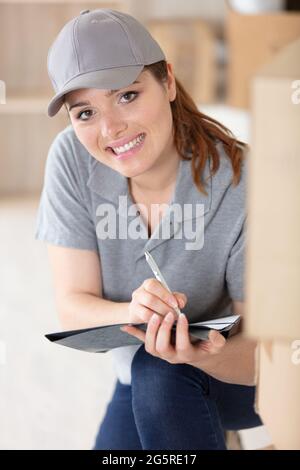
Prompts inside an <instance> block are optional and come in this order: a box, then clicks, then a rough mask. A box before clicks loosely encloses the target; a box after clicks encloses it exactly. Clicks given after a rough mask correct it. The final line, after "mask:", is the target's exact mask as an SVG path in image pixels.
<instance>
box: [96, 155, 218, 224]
mask: <svg viewBox="0 0 300 470" xmlns="http://www.w3.org/2000/svg"><path fill="white" fill-rule="evenodd" d="M209 176H210V168H209V161H207V163H206V166H205V168H204V172H203V177H202V180H203V181H206V179H207V178H208V177H209ZM87 186H88V187H89V188H90V189H91V190H92V191H94V192H96V193H97V194H98V195H99V196H101V197H102V198H103V199H106V200H107V201H111V202H113V203H114V204H116V205H118V203H119V196H127V197H128V198H129V200H131V198H130V194H129V188H128V178H127V177H126V176H124V175H121V174H120V173H118V172H117V171H115V170H113V169H112V168H110V167H108V166H107V165H104V164H103V163H101V162H99V161H98V160H96V159H94V158H93V162H92V166H91V170H90V176H89V179H88V181H87ZM205 189H206V192H207V195H205V194H203V193H202V192H200V191H199V190H198V188H197V186H196V185H195V183H194V181H193V175H192V166H191V160H180V162H179V167H178V171H177V178H176V185H175V190H174V193H173V197H172V199H171V203H170V204H173V203H177V204H180V205H181V206H182V207H183V205H184V204H192V207H193V206H194V205H195V204H203V205H204V214H206V213H207V212H209V210H210V207H211V202H212V180H211V178H208V181H207V183H206V184H205ZM192 217H193V216H192ZM188 218H191V217H190V216H189V214H188V213H187V214H186V215H185V217H184V219H185V220H186V219H188Z"/></svg>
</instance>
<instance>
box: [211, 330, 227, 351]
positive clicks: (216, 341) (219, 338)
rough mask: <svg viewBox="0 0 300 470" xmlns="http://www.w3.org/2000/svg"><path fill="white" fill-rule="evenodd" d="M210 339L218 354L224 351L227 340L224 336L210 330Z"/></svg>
mask: <svg viewBox="0 0 300 470" xmlns="http://www.w3.org/2000/svg"><path fill="white" fill-rule="evenodd" d="M208 339H209V341H210V343H211V344H212V347H213V349H214V350H215V351H216V352H218V351H219V350H220V349H222V348H223V346H224V344H225V343H226V339H225V338H224V336H223V335H221V333H219V332H218V331H217V330H210V332H209V335H208Z"/></svg>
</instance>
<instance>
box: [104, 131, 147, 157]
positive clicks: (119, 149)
mask: <svg viewBox="0 0 300 470" xmlns="http://www.w3.org/2000/svg"><path fill="white" fill-rule="evenodd" d="M144 139H145V134H140V135H139V136H138V137H137V138H136V139H133V140H131V141H130V142H128V143H127V144H125V145H124V146H122V147H112V149H113V151H114V152H115V153H116V154H117V155H120V154H122V153H124V152H128V150H130V149H132V148H134V147H137V146H138V145H140V144H141V142H143V140H144Z"/></svg>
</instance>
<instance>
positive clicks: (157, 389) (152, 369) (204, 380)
mask: <svg viewBox="0 0 300 470" xmlns="http://www.w3.org/2000/svg"><path fill="white" fill-rule="evenodd" d="M131 380H132V391H133V393H134V392H136V396H137V395H138V396H139V397H145V398H147V397H149V394H150V393H151V394H152V396H154V395H156V394H158V395H159V396H160V397H161V396H162V395H164V396H167V395H168V396H170V395H172V393H175V394H176V393H185V392H186V389H187V388H189V387H192V388H194V389H198V393H199V389H200V391H201V390H202V391H203V393H204V394H207V393H208V384H209V380H208V375H207V374H206V373H205V372H203V371H201V370H200V369H197V368H195V367H193V366H191V365H189V364H171V363H170V362H168V361H166V360H164V359H160V358H158V357H156V356H153V355H152V354H149V353H147V351H146V350H145V346H144V345H142V346H141V347H140V348H139V349H138V350H137V352H136V353H135V355H134V357H133V361H132V364H131Z"/></svg>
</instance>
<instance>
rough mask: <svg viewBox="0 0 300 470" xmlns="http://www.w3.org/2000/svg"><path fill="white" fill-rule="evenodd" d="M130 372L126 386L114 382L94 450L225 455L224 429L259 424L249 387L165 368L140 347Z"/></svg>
mask: <svg viewBox="0 0 300 470" xmlns="http://www.w3.org/2000/svg"><path fill="white" fill-rule="evenodd" d="M131 373H132V382H131V386H130V385H124V384H121V383H120V382H119V381H117V383H116V387H115V391H114V394H113V397H112V399H111V401H110V403H109V405H108V407H107V410H106V415H105V417H104V420H103V421H102V423H101V426H100V429H99V432H98V435H97V438H96V442H95V447H94V449H99V450H100V449H102V450H140V449H145V450H203V449H206V450H225V449H226V445H225V440H224V430H238V429H245V428H251V427H255V426H259V425H261V424H262V422H261V420H260V417H259V415H257V414H256V413H255V411H254V396H255V387H251V386H245V385H235V384H227V383H225V382H220V381H219V380H216V379H214V378H213V377H211V376H209V375H208V374H206V373H205V372H203V371H202V370H200V369H197V368H196V367H193V366H190V365H188V364H170V363H169V362H167V361H164V360H162V359H159V358H157V357H154V356H152V355H151V354H148V353H147V352H146V351H145V348H144V345H142V346H141V347H140V348H139V349H138V351H137V352H136V354H135V356H134V358H133V361H132V366H131Z"/></svg>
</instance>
